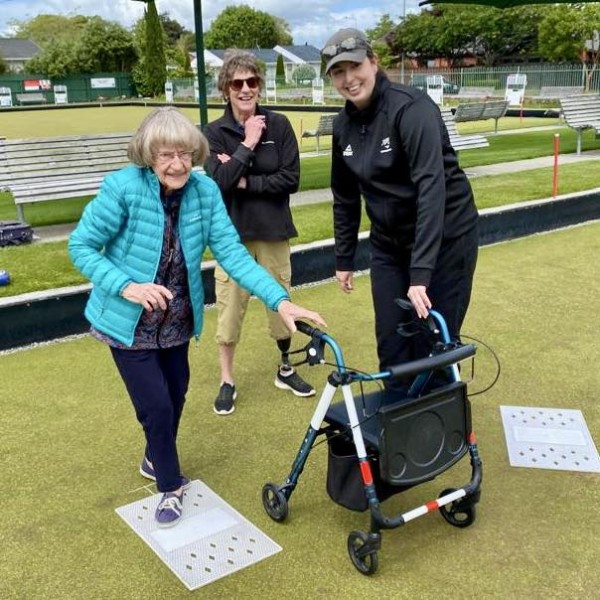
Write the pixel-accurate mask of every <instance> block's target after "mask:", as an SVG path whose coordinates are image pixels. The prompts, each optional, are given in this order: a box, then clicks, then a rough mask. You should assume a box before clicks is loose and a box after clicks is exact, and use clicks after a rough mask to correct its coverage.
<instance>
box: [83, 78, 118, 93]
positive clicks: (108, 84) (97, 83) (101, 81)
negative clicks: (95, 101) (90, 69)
mask: <svg viewBox="0 0 600 600" xmlns="http://www.w3.org/2000/svg"><path fill="white" fill-rule="evenodd" d="M90 86H91V87H92V89H94V90H98V89H102V88H116V87H117V82H116V80H115V78H114V77H92V78H91V79H90Z"/></svg>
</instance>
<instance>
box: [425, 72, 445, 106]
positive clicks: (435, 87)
mask: <svg viewBox="0 0 600 600" xmlns="http://www.w3.org/2000/svg"><path fill="white" fill-rule="evenodd" d="M427 95H428V96H429V97H430V98H431V99H432V100H433V101H434V102H435V103H436V104H444V79H443V77H442V76H441V75H429V76H428V77H427Z"/></svg>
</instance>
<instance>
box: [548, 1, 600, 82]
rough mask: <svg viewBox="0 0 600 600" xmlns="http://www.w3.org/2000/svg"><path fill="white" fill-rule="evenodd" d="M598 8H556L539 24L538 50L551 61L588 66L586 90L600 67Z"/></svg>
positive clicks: (593, 5)
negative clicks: (586, 63)
mask: <svg viewBox="0 0 600 600" xmlns="http://www.w3.org/2000/svg"><path fill="white" fill-rule="evenodd" d="M598 32H600V7H599V6H598V5H597V4H586V5H583V4H577V5H568V6H566V5H560V6H559V5H556V6H553V7H551V8H550V10H548V11H547V12H546V13H545V15H544V17H543V19H542V22H541V23H540V32H539V50H540V53H541V54H542V56H544V58H547V59H548V60H552V61H559V62H563V61H581V62H583V63H585V62H587V60H589V62H590V63H591V68H590V69H589V70H588V71H587V77H586V90H589V88H590V83H591V81H592V78H593V77H594V74H595V72H596V70H597V69H598V66H599V64H600V39H599V37H598V36H599V33H598Z"/></svg>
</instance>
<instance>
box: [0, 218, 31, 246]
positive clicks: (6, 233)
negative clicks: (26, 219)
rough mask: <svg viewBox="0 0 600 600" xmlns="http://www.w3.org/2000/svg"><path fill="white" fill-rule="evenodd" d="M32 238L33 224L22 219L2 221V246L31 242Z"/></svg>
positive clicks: (0, 233) (0, 223) (0, 235)
mask: <svg viewBox="0 0 600 600" xmlns="http://www.w3.org/2000/svg"><path fill="white" fill-rule="evenodd" d="M32 239H33V229H32V228H31V225H28V224H27V223H23V222H22V221H0V246H18V245H20V244H29V243H30V242H31V240H32Z"/></svg>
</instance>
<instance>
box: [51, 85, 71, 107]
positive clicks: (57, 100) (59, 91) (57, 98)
mask: <svg viewBox="0 0 600 600" xmlns="http://www.w3.org/2000/svg"><path fill="white" fill-rule="evenodd" d="M68 103H69V97H68V95H67V86H66V85H55V86H54V104H68Z"/></svg>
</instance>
